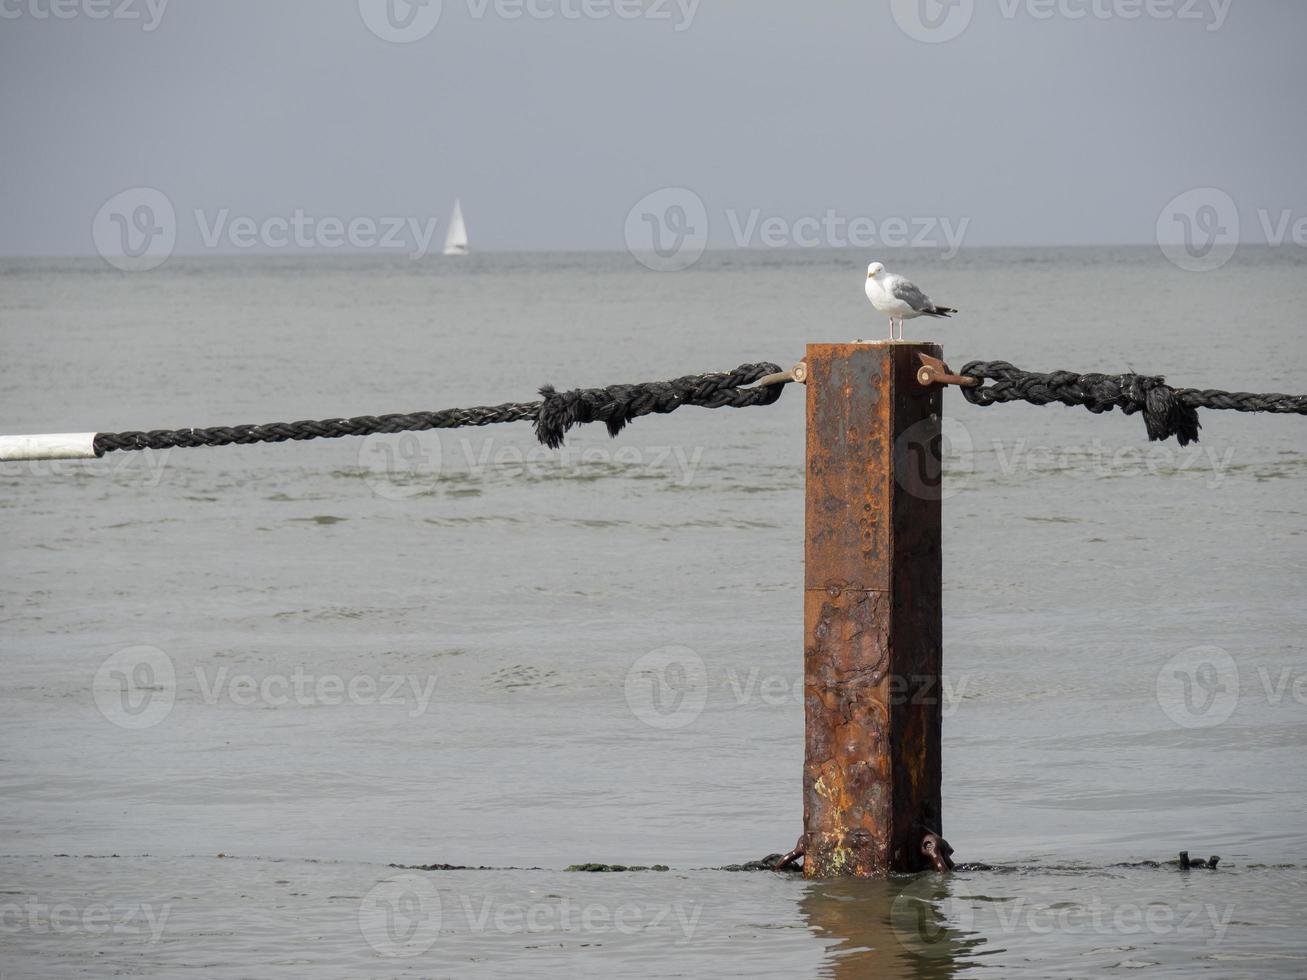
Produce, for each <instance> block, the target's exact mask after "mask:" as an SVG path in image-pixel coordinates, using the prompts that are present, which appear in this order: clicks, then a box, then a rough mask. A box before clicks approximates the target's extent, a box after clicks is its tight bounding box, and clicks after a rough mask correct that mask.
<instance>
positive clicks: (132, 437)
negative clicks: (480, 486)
mask: <svg viewBox="0 0 1307 980" xmlns="http://www.w3.org/2000/svg"><path fill="white" fill-rule="evenodd" d="M779 371H780V368H779V367H777V366H776V365H775V364H767V363H763V364H743V365H741V366H740V367H738V368H736V369H735V370H734V371H730V372H726V373H721V374H695V375H689V376H688V377H684V378H677V379H675V380H673V381H652V382H646V383H644V384H633V385H612V386H610V387H607V388H590V389H578V390H576V391H569V392H563V393H560V392H557V391H555V390H554V389H553V388H552V387H551V386H548V385H546V386H545V387H544V388H542V389H541V391H540V394H541V395H542V396H543V398H542V400H541V401H538V402H509V403H506V404H503V405H494V406H489V407H481V408H450V409H445V410H444V411H440V412H413V413H411V414H407V415H400V414H395V415H361V416H358V417H356V418H350V419H321V420H318V421H303V422H270V423H268V424H266V425H233V426H214V427H211V428H207V429H154V430H152V431H150V432H101V433H97V434H96V436H95V442H94V446H95V452H96V455H98V456H103V455H104V454H105V453H107V452H115V451H119V452H122V451H130V450H139V449H174V448H182V447H185V448H191V447H198V446H230V445H233V444H235V445H251V444H253V443H259V442H286V441H289V440H304V439H337V438H340V437H341V436H368V435H373V434H376V433H392V432H420V431H423V430H426V429H457V428H462V427H465V426H481V425H497V424H498V423H500V422H528V421H534V422H535V423H536V434H537V436H538V437H539V438H540V441H541V442H543V443H545V445H547V446H550V447H551V448H558V447H559V446H561V445H562V444H563V437H564V435H565V434H566V433H567V431H568V430H569V429H570V428H572V427H573V426H575V425H581V424H583V423H586V422H594V421H602V422H605V423H606V424H607V425H608V431H609V432H610V433H611V434H613V435H616V434H617V433H618V432H620V431H621V430H622V429H623V428H624V427H625V426H626V424H627V423H628V422H630V421H631V420H632V419H634V418H638V417H639V416H641V415H650V414H654V413H666V412H672V411H675V410H676V409H678V408H680V407H681V406H682V405H700V406H702V407H704V408H726V407H731V408H744V407H747V406H750V405H770V404H771V403H772V402H774V401H776V399H777V398H779V397H780V395H781V390H782V389H783V388H784V387H785V386H784V385H783V384H772V385H767V386H766V387H762V388H745V387H743V386H744V385H749V384H752V383H753V382H755V381H758V380H759V379H760V378H764V377H766V376H767V375H769V374H776V373H778V372H779Z"/></svg>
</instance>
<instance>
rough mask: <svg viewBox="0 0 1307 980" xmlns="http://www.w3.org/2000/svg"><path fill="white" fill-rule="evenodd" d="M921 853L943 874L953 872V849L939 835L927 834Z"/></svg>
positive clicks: (922, 843) (922, 840)
mask: <svg viewBox="0 0 1307 980" xmlns="http://www.w3.org/2000/svg"><path fill="white" fill-rule="evenodd" d="M921 853H922V854H924V855H926V857H928V858H930V863H931V864H933V865H934V866H935V870H936V871H938V872H940V873H941V874H943V873H945V872H948V871H952V870H953V848H952V847H951V846H950V845H949V842H948V841H946V840H945V839H944V838H943V837H941V836H939V834H927V835H926V836H925V837H923V838H922V839H921Z"/></svg>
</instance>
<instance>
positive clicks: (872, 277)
mask: <svg viewBox="0 0 1307 980" xmlns="http://www.w3.org/2000/svg"><path fill="white" fill-rule="evenodd" d="M867 278H868V279H875V278H876V274H875V273H874V272H868V273H867Z"/></svg>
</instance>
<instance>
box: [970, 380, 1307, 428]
mask: <svg viewBox="0 0 1307 980" xmlns="http://www.w3.org/2000/svg"><path fill="white" fill-rule="evenodd" d="M961 373H962V374H964V375H967V376H969V377H972V378H980V379H981V380H982V381H992V382H993V384H989V385H975V386H973V387H964V388H963V389H962V394H963V396H964V397H965V398H966V399H967V401H969V402H971V404H973V405H993V404H994V403H995V402H1015V401H1025V402H1030V403H1031V404H1032V405H1048V404H1051V403H1052V402H1059V403H1060V404H1063V405H1083V406H1084V407H1085V408H1087V409H1089V410H1090V411H1091V412H1094V413H1101V412H1110V411H1111V410H1112V409H1114V408H1119V409H1121V411H1122V412H1124V413H1125V414H1126V415H1134V414H1135V413H1136V412H1141V413H1143V416H1144V426H1145V428H1146V429H1147V430H1148V438H1149V439H1150V440H1152V441H1159V440H1162V439H1167V438H1169V437H1171V436H1175V437H1176V439H1178V440H1179V442H1180V445H1182V446H1187V445H1189V443H1191V442H1197V441H1198V430H1199V429H1200V428H1201V427H1202V426H1201V424H1200V423H1199V421H1198V412H1197V409H1200V408H1215V409H1227V410H1230V411H1235V412H1278V413H1281V414H1294V415H1307V395H1278V394H1254V393H1253V392H1247V391H1218V390H1214V389H1208V390H1204V391H1200V390H1198V389H1196V388H1172V387H1171V386H1170V385H1168V384H1167V383H1166V380H1165V379H1164V378H1162V377H1160V376H1157V375H1143V374H1075V373H1073V372H1071V371H1053V372H1052V373H1050V374H1039V373H1036V372H1034V371H1022V370H1021V369H1020V368H1016V367H1013V366H1012V365H1011V364H1009V363H1008V362H1007V361H972V362H971V363H970V364H966V365H964V366H963V368H962V371H961Z"/></svg>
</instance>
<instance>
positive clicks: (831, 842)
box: [802, 343, 947, 878]
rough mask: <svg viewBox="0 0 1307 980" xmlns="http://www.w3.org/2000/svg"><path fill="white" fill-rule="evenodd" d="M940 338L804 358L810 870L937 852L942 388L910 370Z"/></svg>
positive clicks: (837, 349) (837, 348)
mask: <svg viewBox="0 0 1307 980" xmlns="http://www.w3.org/2000/svg"><path fill="white" fill-rule="evenodd" d="M941 354H942V352H941V350H940V348H939V347H938V346H937V345H935V344H904V343H888V344H886V343H875V344H813V345H810V346H809V347H808V352H807V357H806V358H805V364H806V365H807V367H808V437H807V444H808V451H807V475H806V495H807V533H806V554H805V557H806V569H805V578H806V582H805V592H804V596H805V598H804V711H805V716H806V720H805V727H806V746H805V753H804V770H803V793H804V799H803V824H804V838H803V843H802V848H803V850H804V852H805V853H804V874H805V876H807V877H809V878H816V877H871V876H879V875H885V874H889V873H891V872H915V871H925V870H929V869H930V868H932V867H937V866H938V865H939V864H940V863H941V862H940V861H939V860H938V859H939V858H940V857H942V856H945V855H943V854H941V851H942V848H940V847H939V846H938V845H933V850H934V853H930V849H923V839H924V838H925V835H927V834H932V835H938V834H939V833H940V832H941V831H942V826H941V825H942V820H941V812H940V810H941V806H940V783H941V758H940V735H941V728H942V719H943V706H942V704H941V700H940V696H939V691H940V670H941V633H942V614H941V600H940V577H941V575H940V573H941V565H940V498H941V494H940V486H939V478H940V473H939V468H938V466H937V465H934V464H933V463H932V460H935V461H937V460H938V454H939V444H940V402H941V401H942V396H941V389H940V387H939V386H938V385H935V384H931V385H928V386H923V385H922V384H921V383H919V379H918V376H917V372H918V368H919V367H921V365H922V362H923V360H924V359H925V358H930V359H932V361H933V362H935V363H938V364H939V365H941V367H942V365H943V362H942V361H940V360H939V358H940V356H941ZM919 358H920V359H921V360H919ZM943 373H947V372H943Z"/></svg>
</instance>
